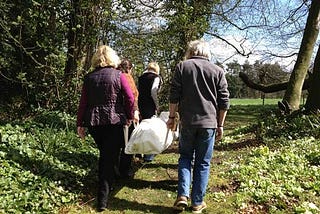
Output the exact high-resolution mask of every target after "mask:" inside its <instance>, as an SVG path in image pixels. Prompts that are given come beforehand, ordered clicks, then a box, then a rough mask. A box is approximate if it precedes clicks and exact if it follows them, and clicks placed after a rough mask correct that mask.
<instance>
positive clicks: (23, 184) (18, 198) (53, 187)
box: [0, 115, 97, 213]
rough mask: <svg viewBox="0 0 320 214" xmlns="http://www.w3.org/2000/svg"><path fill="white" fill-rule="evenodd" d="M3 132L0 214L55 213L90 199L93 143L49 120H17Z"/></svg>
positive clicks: (94, 162)
mask: <svg viewBox="0 0 320 214" xmlns="http://www.w3.org/2000/svg"><path fill="white" fill-rule="evenodd" d="M62 116H63V115H62ZM57 117H59V115H57ZM61 121H62V119H61ZM0 133H1V143H0V162H1V167H0V187H1V188H0V213H57V212H59V209H60V208H61V207H64V206H66V205H68V204H72V203H75V201H79V198H85V197H86V196H85V194H91V193H90V187H91V186H92V183H93V182H95V179H96V178H95V176H93V174H95V171H96V161H97V150H96V148H95V147H94V144H93V142H92V140H91V139H90V138H88V140H87V141H85V142H81V141H80V140H79V138H78V137H77V136H76V133H75V132H74V131H73V130H72V131H70V130H69V128H68V127H67V128H66V127H63V126H56V125H52V124H50V123H48V124H46V123H45V121H43V122H34V121H25V122H19V121H18V122H17V121H16V122H14V123H12V124H5V125H2V126H0Z"/></svg>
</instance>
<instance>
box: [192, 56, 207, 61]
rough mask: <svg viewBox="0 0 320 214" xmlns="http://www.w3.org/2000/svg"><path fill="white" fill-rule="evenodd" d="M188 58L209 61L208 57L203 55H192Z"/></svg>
mask: <svg viewBox="0 0 320 214" xmlns="http://www.w3.org/2000/svg"><path fill="white" fill-rule="evenodd" d="M190 59H204V60H208V61H209V59H208V58H207V57H204V56H192V57H190Z"/></svg>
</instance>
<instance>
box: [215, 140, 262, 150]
mask: <svg viewBox="0 0 320 214" xmlns="http://www.w3.org/2000/svg"><path fill="white" fill-rule="evenodd" d="M260 145H264V143H263V142H262V141H259V140H256V139H245V140H243V141H240V142H235V143H228V144H219V143H216V144H215V145H214V149H215V150H217V151H232V150H239V149H244V148H248V147H258V146H260Z"/></svg>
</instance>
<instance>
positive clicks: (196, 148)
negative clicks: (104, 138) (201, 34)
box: [167, 40, 230, 213]
mask: <svg viewBox="0 0 320 214" xmlns="http://www.w3.org/2000/svg"><path fill="white" fill-rule="evenodd" d="M209 56H210V47H209V45H208V43H206V42H205V41H203V40H195V41H192V42H190V43H189V46H188V49H187V52H186V60H184V61H183V62H180V63H179V64H178V65H177V66H176V71H175V74H174V77H173V80H172V84H171V89H170V97H169V101H170V104H169V111H170V115H169V120H168V121H167V126H168V128H173V127H174V117H175V112H176V111H177V110H178V111H179V114H180V121H181V134H180V138H179V153H180V157H179V163H178V177H179V181H178V196H177V199H176V201H175V203H174V206H173V208H174V209H176V210H184V209H185V208H186V207H187V206H188V199H189V198H190V199H191V205H192V212H193V213H201V212H202V210H204V209H205V208H206V207H207V205H206V203H205V202H204V200H203V198H204V195H205V193H206V188H207V185H208V180H209V172H210V161H211V158H212V154H213V147H214V142H215V140H220V139H221V138H222V136H223V125H224V121H225V117H226V114H227V110H228V108H229V105H230V104H229V91H228V84H227V81H226V78H225V75H224V71H223V69H222V68H220V67H218V66H217V65H215V64H213V63H211V62H210V61H209ZM193 161H194V166H193V174H191V173H192V170H191V168H192V162H193ZM191 181H192V191H191V194H190V192H189V191H190V186H191ZM190 195H191V197H190Z"/></svg>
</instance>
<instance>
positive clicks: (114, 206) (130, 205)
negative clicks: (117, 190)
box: [108, 198, 177, 214]
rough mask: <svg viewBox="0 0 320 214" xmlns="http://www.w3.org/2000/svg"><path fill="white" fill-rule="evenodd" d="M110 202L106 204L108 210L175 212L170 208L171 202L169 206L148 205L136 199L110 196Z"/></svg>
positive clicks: (167, 213)
mask: <svg viewBox="0 0 320 214" xmlns="http://www.w3.org/2000/svg"><path fill="white" fill-rule="evenodd" d="M110 200H111V201H110V202H111V203H109V205H108V210H115V211H120V212H121V211H123V213H125V210H130V211H140V212H144V213H154V214H170V213H177V212H176V211H175V210H173V209H172V207H170V206H171V204H170V205H169V207H165V206H159V205H149V204H145V203H139V202H136V201H128V200H126V199H119V198H112V199H110Z"/></svg>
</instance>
